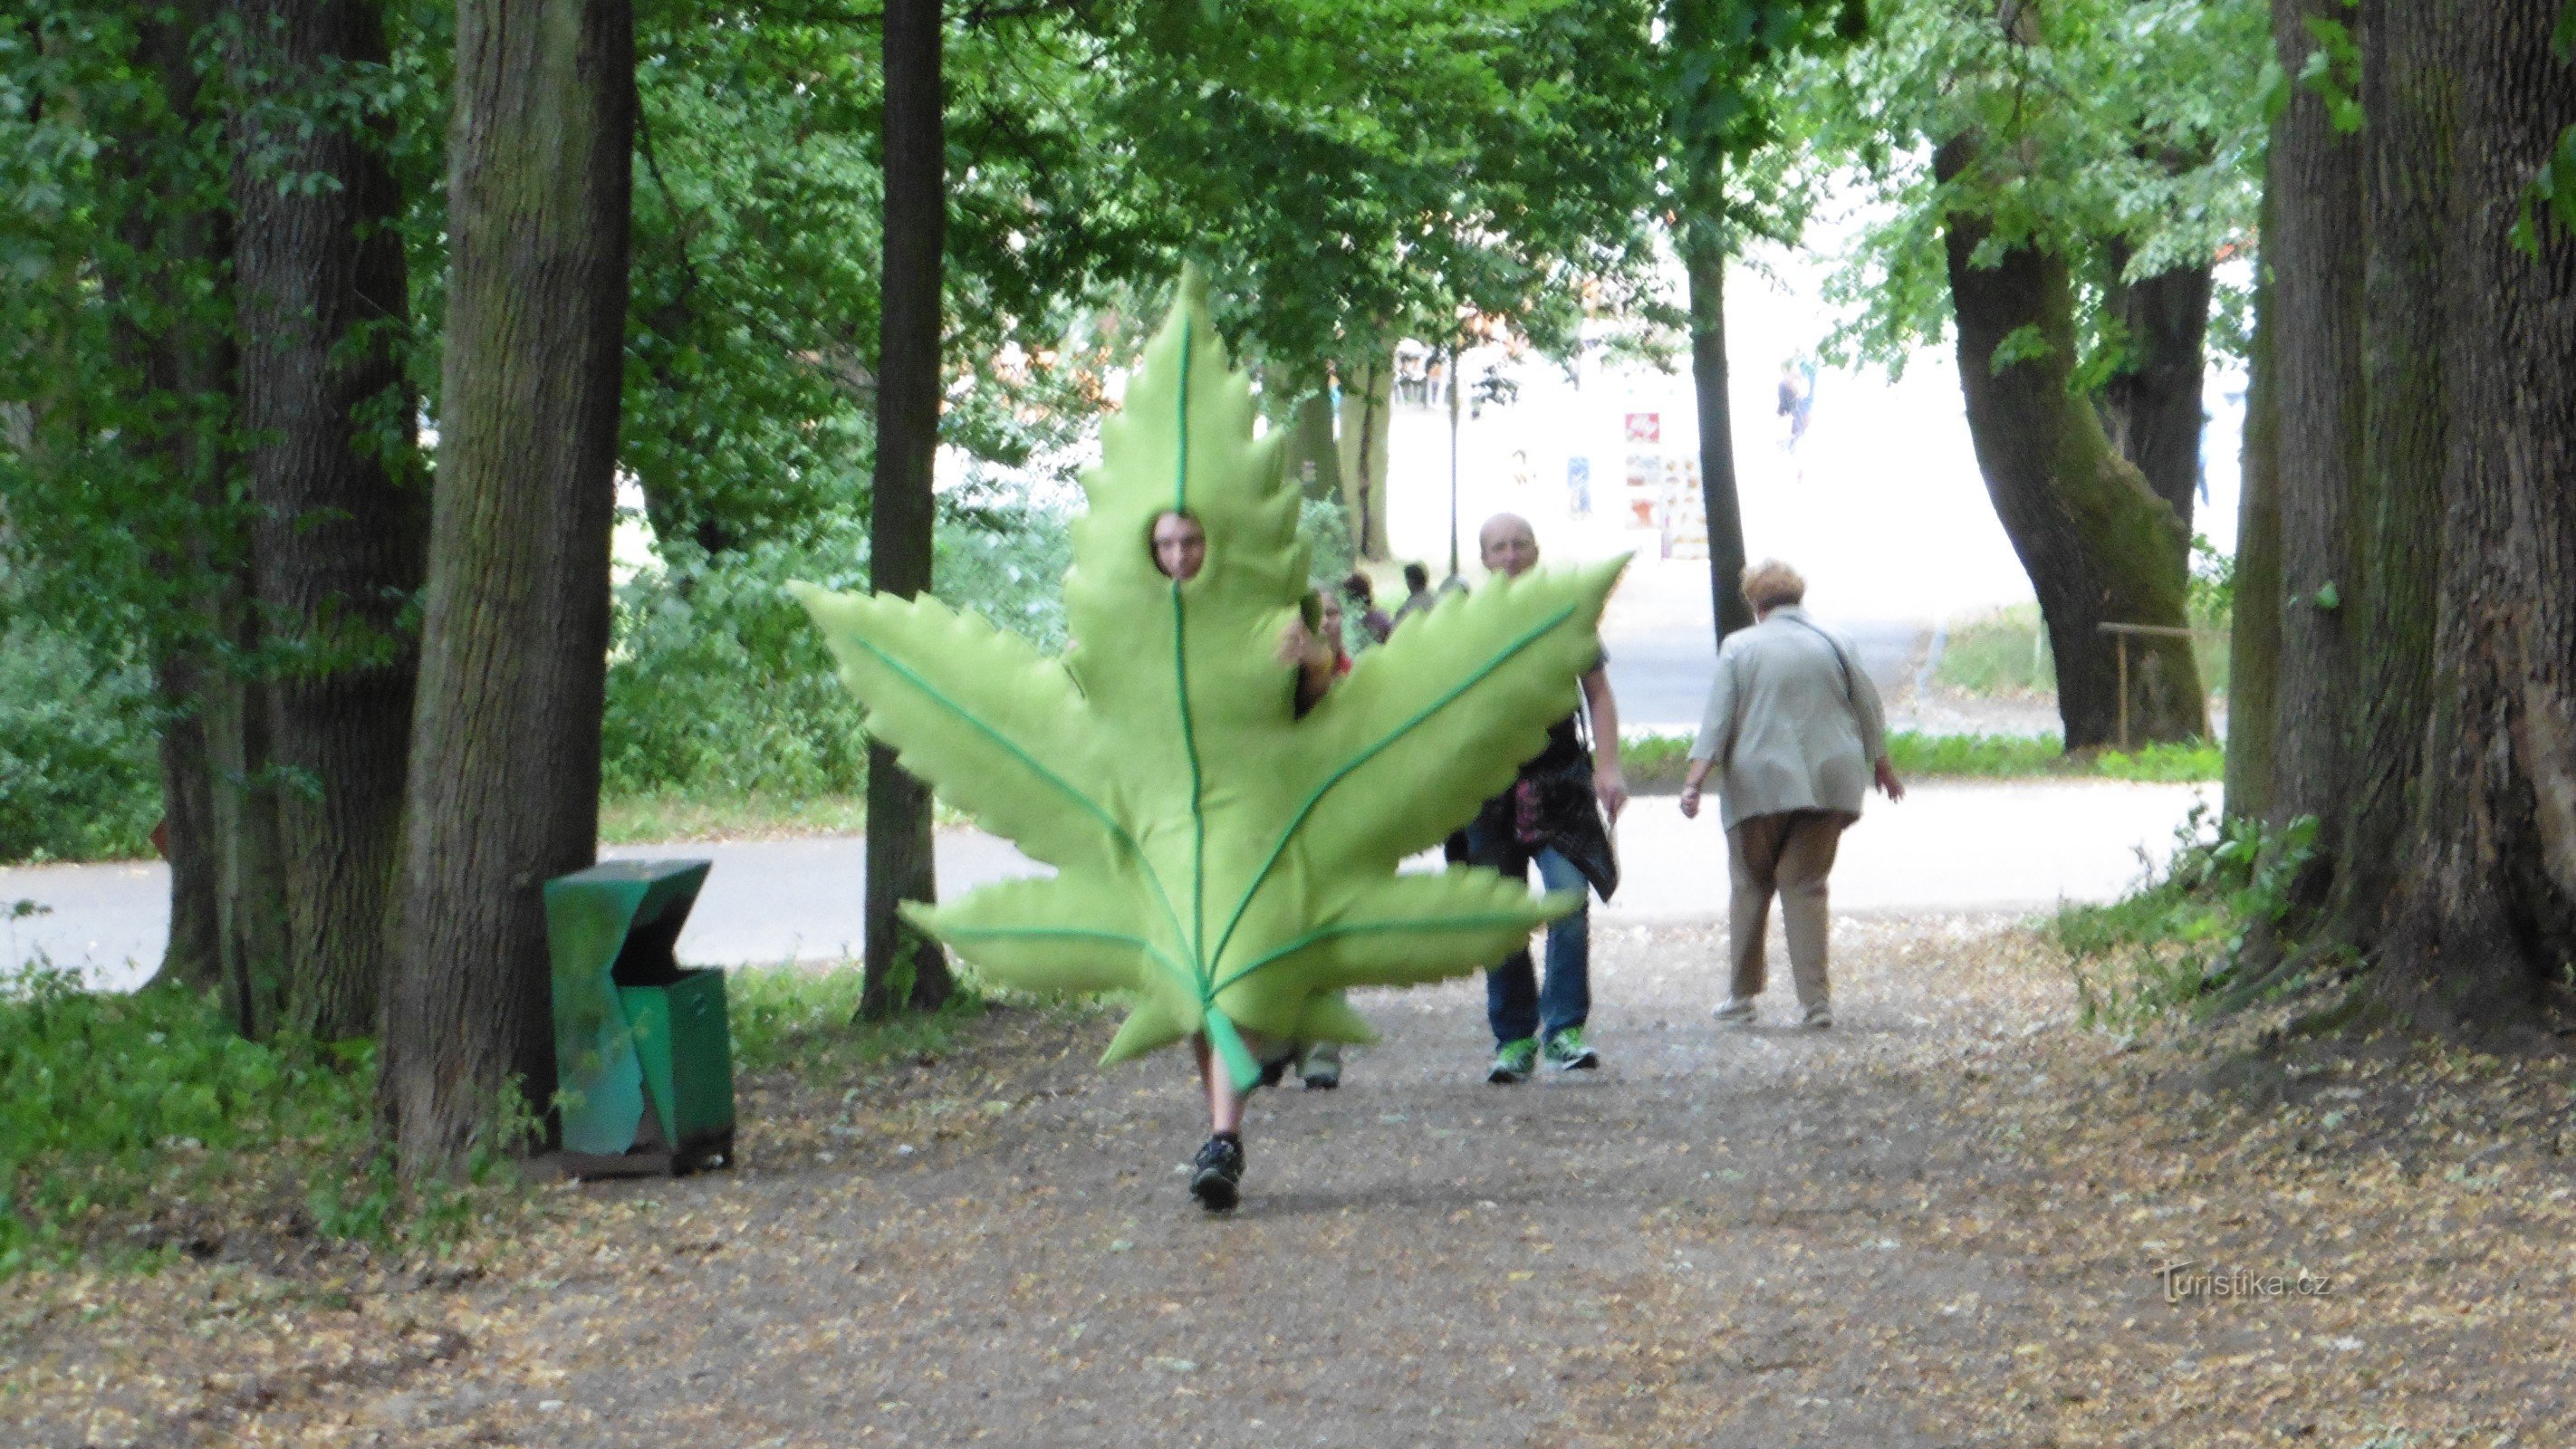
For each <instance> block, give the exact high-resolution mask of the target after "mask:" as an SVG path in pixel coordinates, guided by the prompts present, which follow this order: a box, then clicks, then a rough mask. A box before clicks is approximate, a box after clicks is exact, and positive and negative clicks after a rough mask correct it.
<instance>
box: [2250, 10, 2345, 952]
mask: <svg viewBox="0 0 2576 1449" xmlns="http://www.w3.org/2000/svg"><path fill="white" fill-rule="evenodd" d="M2311 19H2317V20H2333V21H2335V22H2337V23H2343V22H2344V21H2346V20H2351V21H2353V22H2354V23H2359V22H2360V17H2359V16H2358V15H2357V14H2356V13H2355V12H2353V11H2351V10H2349V9H2347V8H2345V6H2344V5H2343V3H2342V0H2275V3H2274V5H2273V9H2272V30H2273V40H2274V44H2275V45H2276V47H2277V48H2278V49H2279V52H2280V56H2281V62H2282V64H2283V65H2285V66H2287V67H2288V68H2289V73H2290V74H2292V75H2297V74H2298V73H2299V71H2300V68H2301V67H2302V66H2303V65H2304V64H2305V61H2306V57H2307V54H2308V52H2309V50H2310V49H2311V48H2313V46H2314V44H2315V42H2314V39H2313V37H2312V36H2311V35H2310V34H2309V32H2308V29H2307V22H2308V21H2309V20H2311ZM2365 33H2366V27H2365ZM2290 97H2291V99H2290V104H2289V108H2288V110H2287V111H2286V112H2285V113H2284V114H2283V115H2282V117H2281V119H2280V122H2279V124H2278V126H2277V127H2276V128H2275V130H2274V142H2273V152H2272V164H2271V173H2270V180H2271V187H2270V190H2271V194H2272V201H2271V209H2272V216H2273V229H2272V231H2271V233H2270V234H2269V235H2267V236H2265V237H2264V238H2263V261H2264V267H2265V270H2266V271H2267V272H2268V273H2269V275H2270V277H2271V281H2272V316H2271V322H2272V325H2274V326H2275V327H2277V328H2278V329H2279V330H2280V334H2281V337H2282V338H2283V342H2282V344H2281V345H2280V346H2279V347H2278V348H2276V349H2275V351H2274V353H2273V357H2272V361H2273V363H2274V364H2275V366H2274V374H2275V377H2276V379H2277V381H2278V383H2279V387H2278V389H2277V391H2278V403H2277V407H2278V410H2279V411H2278V415H2279V419H2280V440H2279V448H2278V454H2277V456H2278V458H2279V475H2278V484H2277V491H2276V493H2275V495H2274V497H2275V499H2276V506H2277V507H2278V508H2279V510H2280V519H2281V659H2280V677H2281V680H2282V683H2283V688H2282V690H2281V693H2280V699H2279V713H2278V716H2277V718H2276V721H2275V725H2274V737H2273V760H2272V771H2273V781H2272V801H2271V806H2272V808H2271V820H2272V823H2274V824H2282V823H2285V822H2287V821H2289V820H2291V819H2294V818H2296V817H2298V816H2301V815H2314V816H2316V817H2317V818H2318V824H2319V830H2318V835H2317V845H2318V851H2317V858H2318V859H2319V860H2320V861H2325V860H2328V859H2331V858H2332V857H2333V856H2334V855H2335V854H2337V853H2339V852H2340V850H2341V837H2342V811H2341V809H2340V808H2339V807H2340V806H2341V804H2342V796H2341V791H2342V788H2343V785H2344V782H2345V779H2346V768H2345V767H2346V758H2347V757H2346V753H2345V750H2346V739H2347V729H2348V726H2349V723H2350V720H2351V717H2352V710H2351V701H2352V691H2353V686H2354V683H2355V681H2356V680H2357V678H2358V668H2357V665H2358V660H2357V658H2356V651H2355V649H2354V645H2353V639H2352V633H2351V629H2350V626H2349V621H2350V620H2352V619H2353V618H2354V617H2355V616H2356V614H2357V613H2358V612H2359V611H2358V610H2356V609H2354V608H2352V607H2350V606H2349V600H2348V599H2347V598H2346V596H2347V595H2349V594H2351V593H2352V592H2354V591H2355V590H2357V589H2358V588H2360V587H2361V580H2362V561H2361V554H2360V549H2359V546H2358V543H2357V540H2356V537H2355V530H2354V527H2353V522H2352V513H2353V505H2352V499H2353V494H2354V490H2355V489H2356V487H2357V486H2358V480H2359V478H2360V474H2361V421H2362V389H2363V379H2362V371H2361V326H2362V310H2361V309H2362V297H2363V271H2364V261H2365V257H2366V251H2365V247H2364V245H2363V243H2362V238H2363V236H2364V232H2363V220H2364V219H2363V214H2362V168H2361V160H2362V157H2361V145H2360V142H2359V141H2358V140H2357V139H2355V138H2353V137H2349V136H2344V135H2341V134H2338V133H2337V132H2336V131H2335V129H2334V126H2333V124H2332V122H2331V120H2330V119H2329V117H2328V115H2327V110H2326V106H2325V103H2324V101H2323V100H2321V99H2320V98H2319V97H2318V96H2317V95H2315V94H2314V93H2313V92H2311V91H2310V90H2309V89H2308V88H2307V87H2306V86H2304V85H2294V86H2292V87H2291V88H2290ZM2325 884H2326V881H2325V880H2324V879H2323V878H2322V876H2321V875H2320V877H2319V878H2314V879H2311V880H2309V881H2305V882H2302V883H2301V884H2300V888H2299V891H2298V895H2299V897H2300V900H2301V902H2302V904H2314V903H2317V902H2318V901H2321V900H2322V896H2321V895H2319V894H2318V891H2319V890H2321V889H2322V887H2323V886H2324V885H2325Z"/></svg>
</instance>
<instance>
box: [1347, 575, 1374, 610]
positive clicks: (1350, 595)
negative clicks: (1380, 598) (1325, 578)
mask: <svg viewBox="0 0 2576 1449" xmlns="http://www.w3.org/2000/svg"><path fill="white" fill-rule="evenodd" d="M1342 596H1343V597H1344V598H1347V599H1349V600H1350V601H1351V602H1352V603H1354V604H1373V603H1376V602H1377V589H1376V587H1375V586H1374V585H1372V584H1370V583H1369V580H1368V575H1366V574H1364V573H1361V572H1359V571H1358V570H1357V569H1354V570H1352V571H1351V576H1350V577H1349V578H1346V579H1344V580H1342Z"/></svg>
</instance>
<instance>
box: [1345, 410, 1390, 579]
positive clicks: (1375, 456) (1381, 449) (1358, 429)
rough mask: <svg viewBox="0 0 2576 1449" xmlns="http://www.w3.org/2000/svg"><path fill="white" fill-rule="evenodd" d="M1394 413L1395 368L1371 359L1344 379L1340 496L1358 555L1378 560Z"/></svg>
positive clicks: (1385, 549) (1383, 545) (1384, 553)
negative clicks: (1349, 519) (1349, 522)
mask: <svg viewBox="0 0 2576 1449" xmlns="http://www.w3.org/2000/svg"><path fill="white" fill-rule="evenodd" d="M1394 416H1395V368H1394V366H1393V364H1392V363H1391V362H1371V363H1367V364H1365V365H1363V366H1361V367H1360V368H1358V369H1357V371H1356V374H1355V375H1354V376H1352V377H1349V378H1346V379H1344V386H1343V388H1342V419H1341V423H1342V425H1341V448H1342V458H1341V473H1342V501H1343V503H1344V504H1345V505H1346V506H1347V507H1348V508H1349V509H1350V514H1351V539H1352V542H1353V543H1354V544H1356V545H1357V546H1358V548H1359V551H1360V557H1362V558H1366V559H1374V560H1379V561H1383V560H1385V559H1386V558H1387V557H1389V556H1390V555H1391V554H1392V553H1393V552H1394V550H1393V549H1392V548H1390V547H1389V546H1388V544H1387V541H1386V439H1387V425H1388V423H1389V422H1390V421H1391V420H1392V419H1393V418H1394Z"/></svg>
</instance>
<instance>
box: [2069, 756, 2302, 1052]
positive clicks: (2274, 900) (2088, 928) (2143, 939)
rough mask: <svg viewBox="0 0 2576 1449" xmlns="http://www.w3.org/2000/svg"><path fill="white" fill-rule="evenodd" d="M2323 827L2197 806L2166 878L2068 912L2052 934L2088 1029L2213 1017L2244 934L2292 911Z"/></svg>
mask: <svg viewBox="0 0 2576 1449" xmlns="http://www.w3.org/2000/svg"><path fill="white" fill-rule="evenodd" d="M2316 829H2317V826H2316V819H2315V817H2313V816H2302V817H2301V818H2299V819H2297V820H2294V821H2292V822H2290V824H2289V825H2288V826H2287V827H2286V828H2284V829H2281V830H2276V831H2275V830H2266V829H2265V828H2264V827H2263V826H2262V825H2261V824H2260V823H2259V822H2255V821H2248V820H2232V821H2227V822H2225V823H2224V824H2221V823H2220V822H2218V821H2217V820H2215V819H2214V818H2212V816H2211V815H2210V812H2209V810H2208V807H2206V806H2194V807H2192V811H2191V814H2190V816H2189V817H2188V818H2187V819H2186V820H2185V821H2184V822H2183V824H2182V825H2181V827H2179V828H2178V829H2177V830H2176V832H2175V835H2176V837H2177V839H2176V843H2175V850H2174V853H2173V858H2172V859H2171V861H2169V862H2168V863H2167V865H2166V867H2165V870H2164V872H2163V873H2162V874H2161V875H2159V876H2157V877H2155V878H2153V879H2151V880H2149V881H2148V882H2147V883H2146V884H2144V885H2142V886H2140V887H2139V888H2138V889H2137V890H2136V891H2134V892H2132V893H2131V894H2129V895H2128V896H2125V897H2123V898H2122V899H2120V900H2116V901H2112V902H2110V903H2108V904H2106V905H2070V906H2062V907H2060V908H2059V909H2058V912H2057V915H2056V917H2055V918H2054V919H2053V920H2052V921H2050V923H2049V930H2050V934H2051V935H2052V936H2054V937H2055V938H2056V941H2057V944H2058V946H2059V948H2060V949H2061V950H2063V951H2065V953H2066V957H2067V966H2068V969H2069V970H2070V971H2071V972H2072V973H2073V974H2074V977H2075V995H2076V1001H2077V1003H2078V1009H2079V1020H2080V1021H2081V1023H2082V1024H2083V1025H2084V1026H2086V1027H2088V1028H2091V1027H2107V1028H2113V1029H2128V1028H2133V1027H2136V1026H2139V1025H2142V1024H2144V1023H2146V1022H2148V1021H2151V1020H2153V1019H2155V1018H2157V1017H2160V1016H2163V1015H2165V1014H2166V1013H2168V1012H2172V1011H2176V1010H2188V1011H2190V1012H2192V1013H2193V1014H2195V1015H2201V1014H2205V1013H2206V1012H2207V1010H2208V1008H2209V1007H2210V1005H2211V1004H2212V1003H2213V1002H2214V1000H2215V998H2216V997H2217V995H2218V994H2219V993H2220V992H2222V991H2224V990H2225V989H2226V988H2227V987H2228V986H2229V985H2230V984H2232V983H2233V982H2234V981H2235V979H2236V975H2237V970H2238V967H2239V965H2240V964H2241V962H2242V960H2243V956H2244V948H2245V936H2246V932H2247V931H2248V930H2249V929H2251V928H2252V927H2254V926H2256V925H2258V924H2265V923H2274V922H2278V921H2279V920H2280V919H2281V918H2282V916H2283V915H2284V914H2285V913H2286V912H2287V910H2288V907H2289V886H2290V882H2291V881H2292V880H2293V879H2294V878H2296V876H2297V875H2298V873H2299V871H2300V870H2301V869H2302V868H2303V867H2304V866H2305V865H2306V864H2307V862H2308V860H2309V859H2310V856H2311V854H2312V852H2313V847H2314V842H2315V840H2316Z"/></svg>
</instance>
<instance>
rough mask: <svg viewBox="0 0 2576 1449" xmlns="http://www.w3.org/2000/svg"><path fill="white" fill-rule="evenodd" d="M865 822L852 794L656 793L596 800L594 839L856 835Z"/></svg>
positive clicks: (859, 798) (861, 804)
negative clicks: (597, 811) (596, 822)
mask: <svg viewBox="0 0 2576 1449" xmlns="http://www.w3.org/2000/svg"><path fill="white" fill-rule="evenodd" d="M867 822H868V802H867V797H866V796H865V795H858V794H851V795H767V794H727V793H718V792H713V791H708V792H684V791H662V792H656V793H653V794H648V795H628V796H623V797H620V798H615V799H605V800H602V801H600V802H599V838H600V842H601V843H602V844H605V845H648V844H652V843H654V842H657V841H687V840H762V839H778V838H781V837H785V836H794V835H857V834H859V833H860V832H862V831H864V830H865V829H866V828H867Z"/></svg>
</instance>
